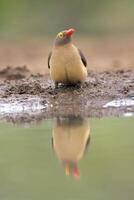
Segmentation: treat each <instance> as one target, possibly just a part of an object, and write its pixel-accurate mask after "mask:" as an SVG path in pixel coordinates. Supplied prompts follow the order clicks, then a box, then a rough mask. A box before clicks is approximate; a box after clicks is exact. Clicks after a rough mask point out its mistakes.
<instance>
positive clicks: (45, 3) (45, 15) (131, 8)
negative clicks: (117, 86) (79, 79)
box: [0, 0, 134, 73]
mask: <svg viewBox="0 0 134 200" xmlns="http://www.w3.org/2000/svg"><path fill="white" fill-rule="evenodd" d="M133 21H134V1H133V0H113V1H112V0H101V1H99V0H83V1H81V0H73V1H71V0H57V1H55V0H38V1H37V0H23V1H22V0H19V1H18V0H10V1H9V0H0V27H1V28H0V44H1V45H0V67H5V66H6V65H13V66H14V65H28V66H29V67H30V68H31V69H33V70H34V71H35V72H38V71H40V72H41V73H45V72H47V66H46V60H47V54H48V53H49V50H50V49H51V46H52V43H53V39H54V38H55V36H56V34H57V33H58V32H59V31H61V30H64V29H67V28H69V27H74V28H75V29H76V30H77V32H76V33H75V43H76V44H77V45H79V47H80V48H82V50H83V51H84V52H85V54H86V57H88V59H89V60H90V65H91V68H92V69H97V70H101V69H102V70H105V69H107V68H113V67H114V68H119V67H125V68H126V67H127V68H133V65H134V58H133V50H134V37H133V35H134V22H133ZM44 62H45V64H44ZM43 66H45V67H44V68H43Z"/></svg>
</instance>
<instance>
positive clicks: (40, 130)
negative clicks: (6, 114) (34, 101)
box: [0, 117, 134, 200]
mask: <svg viewBox="0 0 134 200" xmlns="http://www.w3.org/2000/svg"><path fill="white" fill-rule="evenodd" d="M37 199H40V200H44V199H50V200H51V199H55V200H89V199H93V200H101V199H102V200H107V199H109V200H113V199H118V200H126V199H129V200H131V199H132V200H133V199H134V118H133V117H128V118H103V119H82V118H74V119H72V117H71V118H66V119H65V118H64V119H63V118H62V119H61V118H59V119H55V120H44V121H42V122H40V123H38V124H37V123H36V124H34V123H33V124H30V125H28V124H23V125H13V124H6V123H1V124H0V200H37Z"/></svg>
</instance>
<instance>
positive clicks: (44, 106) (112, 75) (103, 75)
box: [0, 66, 134, 123]
mask: <svg viewBox="0 0 134 200" xmlns="http://www.w3.org/2000/svg"><path fill="white" fill-rule="evenodd" d="M133 98H134V71H132V70H117V71H104V72H100V73H98V72H95V71H89V73H88V77H87V80H86V81H85V83H83V84H82V85H81V87H79V86H78V85H76V86H65V85H60V86H59V88H58V89H55V88H54V84H53V82H52V81H51V80H50V77H49V75H41V74H36V75H32V74H31V73H30V71H29V70H28V68H27V67H26V66H24V67H17V68H12V67H7V68H4V69H3V70H2V71H0V119H1V120H6V121H11V122H18V123H19V122H32V121H34V120H35V121H40V120H42V119H44V118H54V117H57V116H68V115H71V116H73V115H75V116H79V115H80V116H83V117H104V116H120V115H123V113H128V112H131V113H134V106H132V105H131V106H129V105H127V106H124V105H123V106H116V107H114V106H105V105H106V104H107V103H108V102H110V101H112V100H117V99H133Z"/></svg>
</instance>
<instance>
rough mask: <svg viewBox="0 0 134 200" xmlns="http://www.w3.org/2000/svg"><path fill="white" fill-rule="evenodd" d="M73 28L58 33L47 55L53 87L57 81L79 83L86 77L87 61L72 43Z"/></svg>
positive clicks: (56, 84)
mask: <svg viewBox="0 0 134 200" xmlns="http://www.w3.org/2000/svg"><path fill="white" fill-rule="evenodd" d="M74 32H75V29H73V28H71V29H68V30H65V31H61V32H60V33H58V35H57V37H56V39H55V42H54V45H53V49H52V52H50V53H49V56H48V68H49V69H50V76H51V79H52V80H53V81H54V83H55V87H57V86H58V84H59V83H63V84H77V83H79V84H81V83H82V82H84V81H85V79H86V77H87V68H86V66H87V61H86V59H85V57H84V55H83V53H82V52H81V50H80V49H78V48H77V47H76V46H74V45H73V43H72V35H73V33H74Z"/></svg>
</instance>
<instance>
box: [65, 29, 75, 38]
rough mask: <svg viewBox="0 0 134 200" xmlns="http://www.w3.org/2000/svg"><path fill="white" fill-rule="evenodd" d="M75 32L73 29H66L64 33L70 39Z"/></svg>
mask: <svg viewBox="0 0 134 200" xmlns="http://www.w3.org/2000/svg"><path fill="white" fill-rule="evenodd" d="M74 32H75V29H74V28H70V29H68V30H67V31H66V35H67V36H68V37H71V36H72V34H73V33H74Z"/></svg>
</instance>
